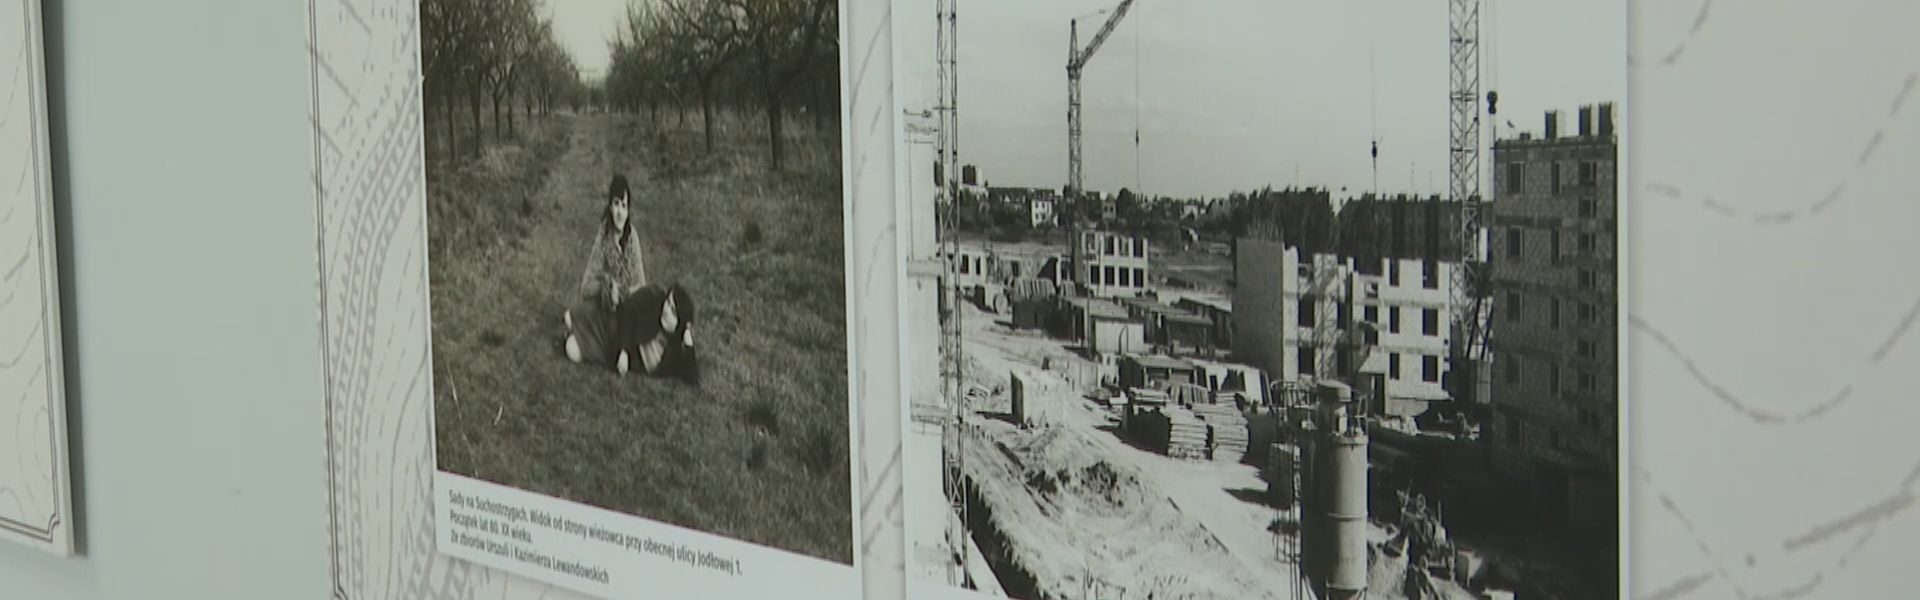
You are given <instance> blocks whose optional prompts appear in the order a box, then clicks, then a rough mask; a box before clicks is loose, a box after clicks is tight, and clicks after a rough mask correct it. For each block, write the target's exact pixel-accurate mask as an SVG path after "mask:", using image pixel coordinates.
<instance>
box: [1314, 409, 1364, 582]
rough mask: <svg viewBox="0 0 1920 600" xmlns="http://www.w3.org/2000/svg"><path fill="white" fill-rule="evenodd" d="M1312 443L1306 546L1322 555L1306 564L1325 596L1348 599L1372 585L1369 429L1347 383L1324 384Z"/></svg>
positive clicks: (1315, 418)
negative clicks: (1369, 578) (1369, 565)
mask: <svg viewBox="0 0 1920 600" xmlns="http://www.w3.org/2000/svg"><path fill="white" fill-rule="evenodd" d="M1314 396H1315V399H1316V400H1317V406H1316V407H1315V408H1316V409H1317V410H1316V411H1315V413H1316V414H1315V415H1314V421H1315V423H1314V424H1313V427H1311V428H1310V433H1309V434H1308V435H1305V436H1303V437H1305V438H1306V439H1307V440H1308V441H1309V442H1310V446H1311V450H1310V451H1309V452H1308V456H1309V457H1310V459H1309V460H1311V461H1312V462H1311V463H1310V464H1311V470H1312V477H1311V481H1312V484H1311V485H1312V494H1311V497H1312V500H1313V501H1312V502H1311V503H1310V504H1309V506H1308V507H1307V508H1308V512H1307V513H1306V514H1307V515H1308V520H1309V521H1311V523H1310V524H1303V525H1307V526H1306V527H1304V528H1303V532H1302V533H1303V534H1304V535H1305V536H1306V537H1307V538H1308V539H1306V540H1304V545H1305V546H1306V547H1307V548H1310V549H1312V550H1313V554H1315V555H1317V556H1314V557H1312V558H1310V559H1309V560H1308V561H1307V562H1308V565H1309V566H1310V568H1311V569H1310V570H1312V571H1317V572H1318V573H1317V575H1318V577H1314V579H1317V580H1318V581H1319V583H1320V585H1319V586H1318V587H1320V588H1321V590H1322V594H1321V597H1322V598H1326V599H1327V600H1346V599H1349V598H1359V597H1361V596H1363V595H1364V594H1365V592H1366V589H1367V431H1366V424H1365V422H1364V421H1362V419H1361V418H1360V417H1359V416H1358V415H1360V414H1361V412H1362V411H1361V407H1360V406H1358V405H1356V404H1354V402H1353V391H1352V389H1351V388H1349V387H1347V386H1346V385H1344V384H1339V383H1322V384H1320V385H1318V386H1317V387H1316V389H1315V390H1314Z"/></svg>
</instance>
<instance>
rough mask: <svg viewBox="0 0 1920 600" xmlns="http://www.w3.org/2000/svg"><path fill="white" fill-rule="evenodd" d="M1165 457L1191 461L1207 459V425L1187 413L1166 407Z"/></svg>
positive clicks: (1189, 412)
mask: <svg viewBox="0 0 1920 600" xmlns="http://www.w3.org/2000/svg"><path fill="white" fill-rule="evenodd" d="M1165 412H1166V416H1167V447H1166V453H1167V456H1170V457H1173V458H1184V459H1193V460H1205V459H1206V458H1207V423H1206V421H1202V420H1200V417H1198V416H1196V415H1194V414H1193V411H1189V410H1186V409H1182V408H1177V407H1167V409H1166V411H1165Z"/></svg>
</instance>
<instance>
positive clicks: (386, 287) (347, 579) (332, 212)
mask: <svg viewBox="0 0 1920 600" xmlns="http://www.w3.org/2000/svg"><path fill="white" fill-rule="evenodd" d="M416 8H417V5H416V4H415V3H412V2H398V3H391V2H389V3H374V2H353V1H351V0H342V1H333V0H313V1H312V3H311V4H310V5H309V9H310V14H309V16H308V18H309V23H310V27H311V28H312V29H311V30H310V31H309V35H310V36H311V37H310V39H309V47H308V49H309V51H310V52H311V54H312V61H313V84H312V85H313V94H314V98H313V102H314V106H313V114H314V135H315V142H314V185H315V186H316V190H315V191H316V195H317V196H318V198H319V199H320V200H319V214H318V219H317V221H318V223H319V225H320V231H319V236H320V237H319V260H320V273H321V282H320V283H321V285H320V291H321V296H320V306H321V327H322V332H323V344H324V345H325V346H324V348H323V349H322V355H323V356H324V357H325V360H326V366H325V369H326V385H327V393H326V397H327V433H326V441H327V473H328V494H329V499H328V505H329V513H330V514H329V519H328V531H329V540H330V544H331V552H330V554H331V559H332V561H333V565H332V572H333V585H334V590H333V597H334V598H338V599H341V600H359V599H362V598H422V599H464V598H569V597H572V596H569V595H568V594H566V593H565V592H563V591H560V590H552V589H548V587H547V586H544V585H532V584H527V583H525V582H518V581H515V580H514V579H513V578H510V577H508V576H506V575H504V574H501V573H496V572H493V571H490V570H487V569H482V568H479V567H474V566H472V565H469V564H467V563H464V562H461V561H455V560H451V559H448V558H445V557H443V556H440V555H439V554H438V553H437V552H436V551H435V549H434V521H433V513H432V504H431V493H432V489H433V479H432V477H433V471H434V469H433V464H434V460H433V452H432V444H433V440H432V431H431V429H430V428H429V427H427V423H428V420H427V419H428V414H427V411H429V410H432V408H433V407H432V403H431V402H430V400H429V396H428V394H429V391H428V389H427V385H428V374H427V368H428V363H427V356H428V351H429V349H428V347H427V341H426V340H427V331H428V324H427V315H426V308H427V305H426V278H425V277H423V276H422V273H423V272H424V271H425V269H426V262H425V256H424V250H425V235H426V221H425V214H424V213H423V212H422V208H423V207H424V197H425V196H424V194H425V181H424V179H423V177H422V171H421V159H422V156H421V155H422V150H423V148H422V138H421V123H420V87H419V84H420V72H419V62H418V56H419V46H418V34H417V31H418V30H417V26H418V22H419V21H418V18H419V14H418V12H417V10H416Z"/></svg>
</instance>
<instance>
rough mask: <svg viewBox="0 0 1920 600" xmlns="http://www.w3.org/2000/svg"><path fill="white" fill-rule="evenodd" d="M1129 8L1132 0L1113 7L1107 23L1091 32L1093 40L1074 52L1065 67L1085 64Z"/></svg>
mask: <svg viewBox="0 0 1920 600" xmlns="http://www.w3.org/2000/svg"><path fill="white" fill-rule="evenodd" d="M1130 8H1133V0H1123V1H1122V2H1121V3H1120V6H1117V7H1114V9H1113V16H1110V17H1107V24H1106V25H1103V26H1101V27H1100V32H1099V33H1096V34H1093V41H1091V42H1087V48H1086V49H1085V50H1079V51H1076V52H1075V53H1074V56H1073V60H1070V61H1068V62H1067V69H1068V70H1073V71H1078V70H1080V68H1081V67H1084V66H1086V65H1087V60H1088V59H1091V58H1093V53H1095V52H1099V51H1100V45H1101V44H1104V43H1107V36H1109V35H1112V34H1113V30H1114V28H1116V27H1119V26H1120V20H1121V19H1125V18H1127V9H1130Z"/></svg>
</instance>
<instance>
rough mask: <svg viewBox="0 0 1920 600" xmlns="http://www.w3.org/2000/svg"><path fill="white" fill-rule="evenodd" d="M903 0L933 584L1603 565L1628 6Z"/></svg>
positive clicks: (928, 573) (1550, 581)
mask: <svg viewBox="0 0 1920 600" xmlns="http://www.w3.org/2000/svg"><path fill="white" fill-rule="evenodd" d="M893 7H894V14H893V19H894V20H893V22H894V35H893V39H894V52H895V61H894V66H895V71H896V73H897V78H898V79H897V85H896V88H897V95H898V97H899V99H900V102H901V105H902V106H901V111H900V113H899V114H898V116H897V118H898V122H899V127H898V128H897V131H898V133H899V135H900V139H899V141H898V145H897V151H896V153H897V154H898V155H899V157H900V158H899V159H897V160H896V163H895V164H896V170H897V171H898V172H899V181H900V182H901V183H899V184H898V188H899V189H900V190H901V195H902V197H901V199H900V203H899V207H898V209H897V210H898V211H899V215H900V216H899V219H900V224H901V232H902V233H901V237H902V239H903V245H904V246H905V257H904V263H905V264H904V265H903V272H904V273H905V276H906V283H905V285H904V289H903V291H902V295H901V298H902V302H903V304H902V307H901V311H900V312H901V315H902V319H903V323H902V331H903V332H902V334H901V335H902V340H903V344H904V345H905V348H904V352H903V353H904V355H905V356H904V360H905V364H907V365H908V366H907V367H906V368H907V371H908V372H907V374H906V375H905V377H906V378H907V380H908V381H907V384H906V386H905V387H906V388H907V393H906V394H905V395H906V398H905V399H904V401H905V402H907V403H908V406H907V407H906V409H905V410H906V413H907V415H906V416H905V417H904V418H903V419H902V420H903V424H904V426H905V427H906V431H905V433H904V453H905V457H906V458H905V461H906V462H905V467H904V473H903V479H904V485H905V487H906V491H905V502H906V507H905V513H906V519H907V523H906V530H907V536H908V545H907V551H908V557H907V562H908V568H909V574H908V575H909V577H908V579H909V583H908V585H909V589H910V590H911V591H912V594H913V595H914V596H915V597H935V598H968V597H976V596H999V597H1010V598H1020V599H1025V600H1042V599H1062V598H1093V599H1111V598H1223V599H1225V598H1232V599H1246V598H1285V599H1295V600H1298V599H1307V598H1321V599H1348V598H1362V597H1365V598H1407V599H1417V600H1425V599H1448V600H1453V599H1459V600H1466V599H1484V598H1501V599H1514V598H1524V599H1529V600H1531V599H1539V598H1552V599H1570V600H1587V599H1596V600H1597V599H1611V598H1618V597H1620V594H1621V593H1622V590H1623V589H1624V587H1623V577H1622V572H1623V571H1622V569H1623V568H1624V565H1623V564H1622V561H1621V540H1622V539H1623V538H1622V534H1621V531H1622V529H1621V527H1622V525H1623V523H1624V522H1625V519H1624V518H1623V517H1622V514H1623V513H1622V510H1623V509H1624V506H1623V503H1622V502H1621V501H1620V498H1621V490H1622V489H1623V485H1624V480H1623V477H1622V476H1621V469H1622V466H1623V465H1622V462H1621V454H1622V443H1621V440H1623V439H1625V428H1626V423H1627V419H1626V418H1625V412H1624V406H1625V402H1624V398H1623V394H1624V390H1625V389H1626V387H1625V386H1624V385H1623V384H1622V383H1621V381H1622V379H1621V375H1622V372H1621V370H1620V367H1621V361H1622V357H1623V356H1624V353H1623V350H1624V345H1623V344H1622V343H1621V340H1623V339H1624V336H1623V334H1622V329H1621V325H1622V323H1623V320H1624V314H1625V313H1624V312H1623V311H1622V310H1621V294H1620V293H1619V289H1620V286H1621V285H1623V284H1624V282H1623V281H1622V279H1621V275H1620V273H1621V266H1622V265H1623V264H1624V262H1623V260H1622V259H1621V258H1620V257H1621V256H1622V255H1623V251H1624V247H1623V243H1624V240H1625V239H1626V237H1625V236H1624V235H1623V228H1624V226H1625V224H1624V220H1623V219H1622V215H1623V214H1625V213H1624V211H1623V210H1622V209H1623V207H1624V205H1623V203H1622V202H1621V197H1620V191H1619V187H1618V182H1619V181H1621V180H1622V169H1623V168H1624V167H1625V164H1626V162H1625V160H1624V157H1623V156H1622V150H1623V148H1624V144H1623V143H1622V142H1623V141H1624V131H1623V128H1624V127H1623V126H1624V123H1625V110H1626V106H1625V104H1624V101H1625V99H1626V79H1627V77H1626V71H1627V51H1626V46H1627V36H1626V22H1627V20H1626V7H1625V5H1624V4H1621V3H1609V2H1597V3H1596V2H1566V1H1556V2H1529V3H1495V2H1492V1H1491V0H1450V1H1448V2H1415V1H1411V0H1369V1H1367V2H1317V3H1273V2H1260V1H1255V0H1231V1H1226V2H1208V3H1201V4H1190V3H1179V4H1173V3H1163V2H1156V1H1154V0H1138V1H1136V0H1063V1H1059V2H1045V3H1033V2H1019V1H1014V0H979V1H970V2H968V1H959V0H911V1H907V0H902V1H897V2H894V4H893Z"/></svg>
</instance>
